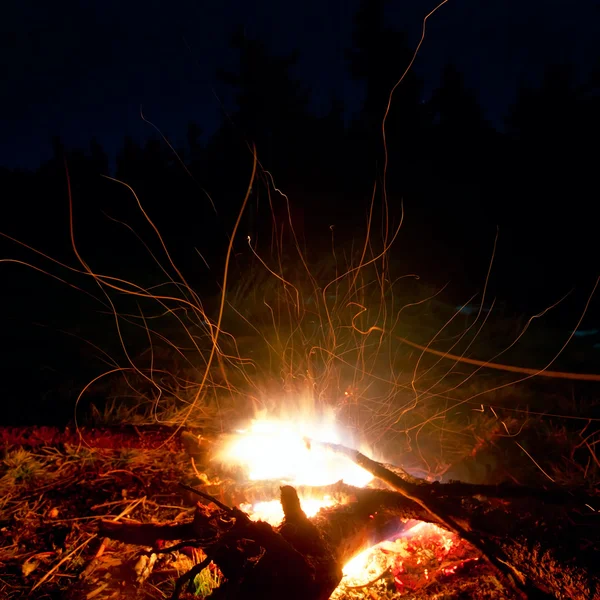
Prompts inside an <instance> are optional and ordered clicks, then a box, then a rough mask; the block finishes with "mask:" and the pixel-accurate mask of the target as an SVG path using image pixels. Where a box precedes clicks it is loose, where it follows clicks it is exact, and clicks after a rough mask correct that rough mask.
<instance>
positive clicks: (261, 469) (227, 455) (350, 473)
mask: <svg viewBox="0 0 600 600" xmlns="http://www.w3.org/2000/svg"><path fill="white" fill-rule="evenodd" d="M309 440H315V441H320V442H330V443H334V444H339V443H341V442H342V440H341V435H340V432H339V430H338V428H337V427H336V426H335V424H334V423H331V422H326V421H325V422H323V423H314V422H308V421H279V420H269V419H260V420H254V421H252V423H251V424H250V426H249V427H248V428H247V429H244V430H241V431H238V432H236V434H234V435H232V436H230V439H229V441H228V442H226V443H225V444H224V446H223V449H222V450H221V452H220V453H219V455H218V456H217V459H218V460H219V461H220V462H223V463H225V464H233V465H238V466H241V467H243V468H244V469H245V470H246V471H247V474H248V478H249V479H251V480H254V481H256V480H279V481H281V482H282V483H286V484H289V485H315V486H319V485H330V484H333V483H336V482H338V481H340V480H343V481H344V482H345V483H347V484H350V485H355V486H358V487H363V486H365V485H366V484H367V483H368V482H369V481H371V479H373V476H372V475H371V474H370V473H368V472H367V471H365V470H364V469H362V468H361V467H359V466H358V465H356V464H354V463H353V462H352V461H351V460H350V459H349V458H347V457H345V456H343V455H341V454H338V453H335V452H333V451H331V450H329V449H327V448H325V447H323V446H320V445H319V444H311V443H310V441H309Z"/></svg>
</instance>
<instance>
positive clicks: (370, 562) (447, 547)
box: [332, 522, 478, 600]
mask: <svg viewBox="0 0 600 600" xmlns="http://www.w3.org/2000/svg"><path fill="white" fill-rule="evenodd" d="M477 560H478V558H477V551H476V550H474V549H473V548H472V547H471V546H469V545H468V544H466V543H465V542H463V541H462V540H460V539H459V538H458V537H456V536H455V535H454V534H452V533H449V532H448V531H445V530H444V529H441V528H440V527H437V526H436V525H432V524H430V523H422V522H419V523H417V524H416V525H415V526H414V527H411V528H410V529H408V530H406V531H404V532H403V533H402V534H401V535H400V537H398V538H396V539H394V540H388V541H385V542H381V543H380V544H377V545H376V546H373V547H371V548H369V549H368V550H365V551H364V552H361V553H360V554H358V555H357V556H355V557H354V558H353V559H352V560H350V561H349V562H348V563H347V564H346V565H345V567H344V570H343V571H344V578H343V580H342V583H341V584H340V586H339V587H338V588H337V590H336V592H335V593H334V594H333V596H332V599H333V600H337V599H341V598H345V597H346V596H345V592H344V590H345V589H348V588H350V589H351V588H352V587H361V586H364V585H366V584H372V583H374V582H375V581H378V580H380V579H386V580H387V581H392V582H393V584H394V585H395V587H396V590H397V591H398V592H399V593H403V592H408V591H411V590H412V591H415V590H417V589H422V588H423V587H424V586H426V585H428V583H430V582H431V581H432V580H433V579H436V578H439V577H448V576H451V575H454V573H455V572H456V571H457V570H458V569H459V568H462V567H463V566H464V565H466V564H467V563H469V562H473V561H477Z"/></svg>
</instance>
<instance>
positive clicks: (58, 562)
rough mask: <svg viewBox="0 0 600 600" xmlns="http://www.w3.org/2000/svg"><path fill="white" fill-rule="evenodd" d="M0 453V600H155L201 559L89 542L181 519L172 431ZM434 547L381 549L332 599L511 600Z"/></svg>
mask: <svg viewBox="0 0 600 600" xmlns="http://www.w3.org/2000/svg"><path fill="white" fill-rule="evenodd" d="M80 434H81V435H80ZM0 448H1V449H2V461H1V462H0V469H1V470H0V597H1V598H6V600H16V599H18V598H36V599H38V598H39V599H46V598H52V599H54V598H56V599H58V598H64V599H66V600H84V599H85V600H92V599H93V598H96V599H98V600H105V599H109V598H131V599H136V600H137V599H140V600H142V599H144V600H150V599H156V600H158V599H164V598H169V597H170V595H171V593H172V591H173V588H174V582H175V580H176V579H177V578H178V577H179V576H180V575H182V574H184V573H185V572H187V571H188V570H189V569H190V568H191V567H192V566H193V565H194V564H197V563H198V562H200V561H201V560H202V558H203V555H202V553H201V551H199V550H197V549H194V548H183V549H182V550H181V551H178V552H174V553H173V554H165V555H158V556H157V555H156V554H151V553H150V554H149V555H147V554H146V552H145V551H150V550H151V548H140V547H135V546H129V545H126V544H123V543H121V542H116V541H114V540H109V539H107V538H102V537H100V536H99V535H98V523H99V522H100V520H101V519H112V520H116V521H117V520H123V519H134V520H137V521H140V522H144V523H165V522H181V521H185V520H189V519H191V517H192V514H193V511H194V507H195V499H192V498H191V497H190V496H188V495H187V494H185V493H183V494H182V493H181V489H180V488H178V483H179V482H181V481H184V482H187V483H192V484H194V483H196V482H197V479H196V475H195V472H194V466H193V464H192V460H191V457H190V456H189V454H188V453H187V452H186V447H185V444H184V443H182V438H181V431H175V430H173V429H167V428H160V427H143V428H135V427H122V428H106V429H88V430H85V429H84V430H81V431H80V432H76V431H75V430H69V429H65V430H58V429H53V428H44V427H40V428H27V429H22V428H21V429H9V428H0ZM459 541H460V540H459ZM394 544H395V545H394ZM441 548H442V544H441V543H440V542H437V541H436V539H435V537H434V536H428V537H427V538H423V539H421V540H420V541H419V539H418V538H415V539H413V540H412V541H410V543H409V542H401V541H398V542H390V544H388V546H387V549H386V550H385V551H384V552H383V553H382V555H381V557H380V559H379V560H380V564H379V567H378V569H379V570H377V569H376V573H375V575H374V576H373V577H372V578H371V579H370V580H369V581H368V582H367V584H366V585H365V584H361V585H353V586H344V585H340V587H339V588H338V590H336V592H335V595H334V597H335V599H336V600H343V599H352V600H361V599H363V598H367V599H370V600H378V599H383V598H406V599H415V600H416V599H420V598H438V599H441V598H447V599H451V598H511V595H510V594H509V593H508V592H506V591H505V590H503V589H502V587H501V586H500V584H499V583H498V581H497V580H496V578H495V577H494V576H493V574H492V573H491V572H490V569H489V568H488V567H487V565H486V564H485V562H484V561H482V560H480V559H479V558H478V557H477V556H476V554H474V553H473V551H472V549H469V548H467V547H466V546H464V545H461V544H457V545H455V546H454V548H453V550H452V552H449V551H443V550H441ZM220 577H221V576H220V573H219V572H218V569H216V568H214V567H212V566H211V567H209V568H207V569H205V570H204V571H203V572H202V573H201V574H200V575H199V576H197V577H196V579H195V580H194V584H193V586H192V587H193V590H192V591H193V593H191V592H186V594H185V595H184V596H185V597H195V598H202V597H205V596H208V595H209V594H210V592H211V590H212V589H214V588H215V587H216V586H218V584H219V581H220ZM184 596H182V597H184Z"/></svg>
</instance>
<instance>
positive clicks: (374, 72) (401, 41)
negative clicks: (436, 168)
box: [347, 0, 425, 161]
mask: <svg viewBox="0 0 600 600" xmlns="http://www.w3.org/2000/svg"><path fill="white" fill-rule="evenodd" d="M384 5H385V2H384V0H362V1H361V2H360V5H359V8H358V11H357V13H356V16H355V18H354V31H353V34H352V42H353V48H352V49H351V50H349V51H348V52H347V57H348V60H349V64H350V72H351V75H352V77H353V78H354V79H356V80H359V81H362V82H364V84H365V99H364V103H363V106H362V109H361V111H360V113H359V115H358V117H357V119H356V120H355V122H354V123H353V128H354V130H355V134H356V133H358V137H359V138H362V139H361V141H360V142H359V143H360V146H361V147H362V148H364V149H365V151H366V153H367V155H370V156H381V149H382V135H381V126H382V120H383V117H384V114H385V110H386V106H387V104H388V99H389V96H390V92H391V91H392V89H393V88H394V86H395V85H396V83H397V82H398V81H399V79H400V77H401V76H402V74H403V73H404V71H405V70H406V68H407V67H408V65H409V64H410V61H411V58H412V54H413V53H412V51H411V50H410V49H409V48H408V46H407V44H406V38H405V35H404V34H403V33H401V32H399V31H394V30H392V29H389V28H388V27H386V26H385V19H384ZM421 91H422V82H421V80H420V78H419V77H418V76H417V75H416V73H415V71H414V69H411V70H410V71H409V72H408V73H407V74H406V76H405V77H404V79H403V81H402V83H401V84H400V85H399V86H398V88H397V89H396V91H395V93H394V97H393V102H392V105H391V107H390V112H389V115H388V119H387V122H386V133H387V138H388V151H390V152H391V153H393V154H394V156H396V157H398V158H399V159H400V160H402V161H404V160H406V159H408V158H410V157H412V156H414V153H415V152H418V147H419V145H420V143H421V142H422V135H421V134H422V131H423V127H424V125H425V122H424V118H425V112H424V110H423V108H422V106H421Z"/></svg>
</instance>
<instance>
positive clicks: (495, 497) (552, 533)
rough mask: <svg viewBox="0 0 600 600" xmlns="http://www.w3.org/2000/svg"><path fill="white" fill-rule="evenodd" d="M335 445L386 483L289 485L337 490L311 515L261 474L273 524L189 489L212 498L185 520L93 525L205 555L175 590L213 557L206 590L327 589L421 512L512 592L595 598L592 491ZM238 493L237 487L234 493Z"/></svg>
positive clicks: (305, 596) (596, 539)
mask: <svg viewBox="0 0 600 600" xmlns="http://www.w3.org/2000/svg"><path fill="white" fill-rule="evenodd" d="M334 448H335V449H336V451H338V452H343V453H345V454H346V455H347V456H350V457H351V458H352V460H354V461H355V462H357V464H360V465H361V466H362V467H363V468H365V469H367V470H369V471H370V472H371V473H373V474H374V475H376V476H377V477H378V478H379V479H380V480H381V481H384V482H386V483H387V485H388V486H390V487H392V488H393V489H392V490H389V489H373V488H356V487H352V486H348V485H346V484H344V483H341V482H340V483H337V484H334V485H332V486H324V487H320V488H306V487H301V486H298V487H297V490H298V491H299V492H300V493H301V494H302V492H307V491H310V492H311V494H312V495H316V494H321V495H325V494H328V495H331V496H332V497H333V498H335V500H336V501H337V504H336V505H335V506H332V507H330V508H326V509H322V510H321V511H320V512H319V513H318V514H317V515H316V516H314V517H312V518H308V517H307V516H306V514H305V513H304V511H303V510H302V508H301V506H300V502H299V500H298V494H297V490H296V489H295V488H293V487H290V486H283V487H281V488H280V487H279V484H268V483H267V484H264V485H263V486H262V492H263V494H265V495H266V497H270V498H273V497H274V495H275V492H279V493H280V499H281V505H282V508H283V511H284V515H285V518H284V520H283V523H282V524H281V525H280V526H279V527H276V528H274V527H271V526H270V525H268V524H267V523H264V522H261V521H258V522H254V521H251V520H250V519H249V518H248V515H247V514H246V513H244V512H243V511H242V510H240V509H238V508H229V507H228V506H227V505H226V504H224V503H222V502H220V501H219V500H217V499H216V498H214V497H212V496H210V495H208V494H206V493H205V492H203V491H200V490H194V489H191V491H193V493H195V494H198V495H200V496H202V497H204V498H205V499H206V500H208V501H210V502H212V503H214V504H215V505H216V506H217V509H212V510H211V509H208V508H207V507H206V506H204V505H203V504H200V503H198V504H197V508H196V512H195V516H194V519H193V520H192V521H190V522H188V523H183V524H173V525H170V524H168V525H148V524H133V523H115V522H108V521H107V522H104V523H103V524H102V531H101V534H102V535H104V536H107V537H111V538H113V539H119V540H121V541H124V542H128V543H133V544H140V545H145V546H153V547H154V548H158V546H159V540H170V541H174V540H185V541H184V542H183V543H182V544H179V545H177V546H175V547H173V548H170V549H169V548H166V549H163V550H162V551H165V552H167V551H171V550H173V549H174V548H178V547H181V546H182V545H183V546H190V545H193V546H196V547H200V548H202V549H203V550H204V552H205V553H206V555H207V558H206V560H205V561H203V562H202V563H200V564H199V565H197V566H196V567H195V568H194V569H193V570H192V571H191V572H190V573H188V574H186V575H185V576H184V577H183V578H181V579H180V580H179V582H178V584H177V587H176V592H175V595H174V597H177V596H178V595H179V593H180V592H181V590H182V589H183V586H184V585H185V583H186V582H187V581H190V580H191V579H193V577H194V576H195V575H196V574H197V573H198V572H199V571H200V570H201V569H202V568H204V567H205V566H206V565H207V564H208V563H209V562H210V561H212V562H214V563H215V564H216V565H217V566H218V567H219V569H220V570H221V572H222V573H223V575H224V578H225V583H224V584H223V585H222V586H221V588H220V589H219V590H217V591H215V592H214V593H213V597H215V598H224V597H227V598H247V597H261V598H265V599H267V600H268V599H270V598H273V599H275V598H281V597H288V598H297V599H298V600H300V599H302V600H321V599H323V600H325V599H326V598H328V597H329V596H330V595H331V593H332V592H333V590H334V589H335V588H336V586H337V585H338V583H339V582H340V580H341V577H342V566H343V565H344V564H346V563H347V562H348V561H349V560H350V559H351V558H352V557H353V556H355V555H356V554H357V553H358V552H360V551H361V550H364V549H365V548H367V547H370V546H372V545H374V544H376V543H378V542H380V541H383V540H386V539H389V538H391V537H392V536H394V535H395V534H397V533H398V532H399V530H400V529H401V528H402V523H405V522H407V521H409V520H419V521H426V522H429V523H434V524H436V525H438V526H440V527H443V528H445V529H447V530H449V531H453V532H455V533H456V534H457V535H459V536H460V537H462V538H463V539H465V540H466V541H468V542H470V543H471V544H472V545H473V546H475V547H476V548H477V549H479V550H480V552H481V553H482V554H483V555H484V556H485V557H486V558H487V559H488V560H489V561H490V562H491V564H493V565H494V567H495V568H496V569H497V570H498V571H499V574H500V578H501V581H502V582H503V583H504V584H505V585H507V586H510V587H511V588H513V590H516V593H517V596H520V597H530V598H533V597H554V598H573V599H575V598H577V599H585V600H598V599H600V577H599V575H598V568H597V556H598V550H599V549H600V535H599V534H600V523H599V521H600V519H599V517H598V513H597V512H594V511H593V509H591V508H588V507H591V506H593V503H594V501H593V499H590V498H586V497H585V496H584V495H582V494H575V493H570V492H568V491H563V490H558V489H556V490H548V491H543V490H527V489H525V488H520V487H514V486H477V485H469V484H462V483H449V484H439V483H435V484H429V483H426V482H424V481H421V480H417V479H414V478H412V477H410V476H408V475H407V474H405V473H404V472H403V471H402V470H401V469H399V468H397V467H393V466H386V465H382V464H381V463H377V462H375V461H372V460H371V459H369V458H367V457H366V456H364V455H362V454H361V453H359V452H356V451H354V450H350V449H347V448H344V447H340V446H336V447H334ZM275 486H276V488H277V489H275ZM187 489H188V490H190V488H187ZM248 490H251V491H253V492H256V484H253V486H250V485H248V486H247V490H246V492H248ZM243 496H244V489H243V486H240V489H238V491H237V497H238V498H242V497H243ZM237 501H238V500H236V502H237Z"/></svg>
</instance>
